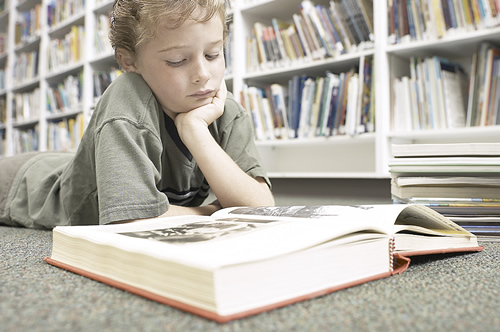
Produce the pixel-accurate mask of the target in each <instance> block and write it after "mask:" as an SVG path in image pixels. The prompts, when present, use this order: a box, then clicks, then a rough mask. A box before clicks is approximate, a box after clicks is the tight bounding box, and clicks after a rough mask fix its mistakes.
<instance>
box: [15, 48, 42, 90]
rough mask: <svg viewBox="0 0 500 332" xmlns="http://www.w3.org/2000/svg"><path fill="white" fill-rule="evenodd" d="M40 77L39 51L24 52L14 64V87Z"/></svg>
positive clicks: (17, 57)
mask: <svg viewBox="0 0 500 332" xmlns="http://www.w3.org/2000/svg"><path fill="white" fill-rule="evenodd" d="M36 77H38V51H33V52H23V53H20V54H19V55H17V56H16V60H15V63H14V77H13V79H14V85H19V84H22V83H24V82H26V81H30V80H33V79H35V78H36Z"/></svg>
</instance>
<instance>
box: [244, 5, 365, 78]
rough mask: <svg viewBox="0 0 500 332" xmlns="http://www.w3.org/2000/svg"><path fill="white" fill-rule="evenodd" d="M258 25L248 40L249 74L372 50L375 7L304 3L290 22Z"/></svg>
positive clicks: (282, 21)
mask: <svg viewBox="0 0 500 332" xmlns="http://www.w3.org/2000/svg"><path fill="white" fill-rule="evenodd" d="M271 21H272V24H271V25H265V24H263V23H261V22H255V23H254V25H253V29H252V36H251V37H249V39H248V40H247V70H248V71H250V72H251V71H258V70H263V69H267V68H272V67H280V66H286V65H289V64H290V63H293V62H300V61H311V60H319V59H323V58H325V57H335V56H338V55H340V54H343V53H346V52H351V51H355V50H358V49H364V48H373V41H374V37H373V3H372V1H367V0H359V1H354V0H334V1H330V6H329V7H326V6H323V5H315V4H314V3H313V2H312V1H308V0H307V1H302V2H301V4H300V7H299V13H296V14H293V15H292V18H291V20H290V21H284V20H281V19H278V18H273V19H272V20H271Z"/></svg>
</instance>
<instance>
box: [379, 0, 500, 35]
mask: <svg viewBox="0 0 500 332" xmlns="http://www.w3.org/2000/svg"><path fill="white" fill-rule="evenodd" d="M387 3H388V8H387V9H388V15H389V16H388V17H389V25H388V30H389V36H390V37H389V40H390V41H391V42H392V43H406V42H409V41H413V40H433V39H434V40H435V39H437V38H442V37H445V36H448V35H453V34H455V35H456V34H459V33H464V32H467V31H471V30H478V29H484V28H491V27H495V26H498V25H500V16H499V15H498V13H499V12H500V3H499V2H498V1H490V0H477V1H461V0H453V1H451V0H414V1H408V0H390V1H388V2H387Z"/></svg>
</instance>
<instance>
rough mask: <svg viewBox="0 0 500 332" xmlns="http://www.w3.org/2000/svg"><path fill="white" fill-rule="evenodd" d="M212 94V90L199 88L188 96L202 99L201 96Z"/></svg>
mask: <svg viewBox="0 0 500 332" xmlns="http://www.w3.org/2000/svg"><path fill="white" fill-rule="evenodd" d="M213 94H214V90H210V89H209V90H200V91H197V92H195V93H193V94H191V95H189V96H190V97H194V98H197V99H203V98H212V97H213Z"/></svg>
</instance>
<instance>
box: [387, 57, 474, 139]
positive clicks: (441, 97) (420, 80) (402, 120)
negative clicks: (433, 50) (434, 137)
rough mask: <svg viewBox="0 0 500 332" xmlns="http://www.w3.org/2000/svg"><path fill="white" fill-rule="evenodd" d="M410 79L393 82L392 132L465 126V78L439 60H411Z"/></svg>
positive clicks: (452, 65)
mask: <svg viewBox="0 0 500 332" xmlns="http://www.w3.org/2000/svg"><path fill="white" fill-rule="evenodd" d="M409 63H410V76H403V77H397V78H395V79H394V83H393V91H394V110H393V119H394V120H393V128H394V130H398V131H405V130H418V129H442V128H459V127H465V125H466V109H467V95H468V91H467V89H468V80H469V78H468V76H467V74H466V73H465V71H464V70H463V68H462V66H461V65H460V64H458V63H456V62H453V61H450V60H449V59H446V58H442V57H437V56H433V57H427V58H417V57H410V59H409Z"/></svg>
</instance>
